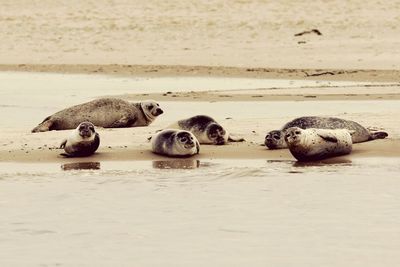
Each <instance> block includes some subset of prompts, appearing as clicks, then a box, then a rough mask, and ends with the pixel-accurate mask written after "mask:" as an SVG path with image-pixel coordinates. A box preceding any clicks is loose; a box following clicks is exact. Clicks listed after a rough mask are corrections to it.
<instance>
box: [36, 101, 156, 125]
mask: <svg viewBox="0 0 400 267" xmlns="http://www.w3.org/2000/svg"><path fill="white" fill-rule="evenodd" d="M143 106H145V108H146V109H147V110H146V111H145V110H143ZM162 113H163V111H162V110H161V109H160V108H159V106H158V104H157V103H155V102H153V101H143V102H139V103H130V102H128V101H125V100H122V99H118V98H100V99H96V100H93V101H90V102H87V103H83V104H80V105H76V106H72V107H69V108H66V109H63V110H61V111H59V112H57V113H55V114H53V115H51V116H49V117H47V118H46V119H44V121H43V122H42V123H40V124H39V125H38V126H36V127H35V128H34V129H33V130H32V132H45V131H51V130H66V129H75V128H76V127H77V126H78V125H79V124H80V123H81V122H82V121H90V122H92V123H93V124H94V125H96V126H99V127H104V128H121V127H136V126H147V125H149V124H150V123H152V122H153V120H154V119H155V118H156V117H157V116H158V115H160V114H162Z"/></svg>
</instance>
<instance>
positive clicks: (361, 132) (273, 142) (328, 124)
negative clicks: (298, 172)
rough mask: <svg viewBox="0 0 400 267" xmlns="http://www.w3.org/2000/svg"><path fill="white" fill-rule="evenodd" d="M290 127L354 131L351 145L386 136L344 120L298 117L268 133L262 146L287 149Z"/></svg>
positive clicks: (384, 133)
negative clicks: (286, 132) (286, 139)
mask: <svg viewBox="0 0 400 267" xmlns="http://www.w3.org/2000/svg"><path fill="white" fill-rule="evenodd" d="M290 127H299V128H302V129H307V128H318V129H348V130H351V131H354V133H353V134H352V140H353V143H361V142H366V141H371V140H375V139H383V138H386V137H387V136H388V134H387V133H386V132H383V131H379V132H370V131H369V130H367V129H366V128H365V127H363V126H362V125H360V124H359V123H357V122H355V121H349V120H344V119H340V118H334V117H318V116H310V117H300V118H296V119H294V120H292V121H290V122H288V123H286V124H285V125H284V126H283V127H282V129H281V130H274V131H270V132H269V133H268V134H267V135H266V136H265V142H264V144H265V145H266V146H267V147H268V148H269V149H280V148H287V145H286V142H285V138H284V136H285V131H286V130H287V129H288V128H290Z"/></svg>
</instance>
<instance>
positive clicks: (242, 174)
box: [0, 0, 400, 267]
mask: <svg viewBox="0 0 400 267" xmlns="http://www.w3.org/2000/svg"><path fill="white" fill-rule="evenodd" d="M399 8H400V2H399V1H392V2H390V3H388V2H383V1H381V0H368V1H351V2H350V3H342V2H340V1H330V2H329V3H325V2H321V1H314V2H301V1H279V2H268V1H261V0H255V1H246V0H235V1H229V2H227V1H222V0H215V1H206V2H196V1H185V2H182V1H175V0H174V1H167V2H162V1H127V0H116V1H91V0H85V1H69V2H63V1H50V0H45V1H31V2H26V1H20V0H17V1H2V8H1V9H0V22H1V23H0V37H1V40H2V42H1V43H0V112H1V113H2V114H3V115H2V119H1V120H0V127H1V128H2V131H1V132H0V194H1V195H2V196H3V197H2V199H1V200H0V212H1V213H2V219H1V220H0V229H1V231H0V265H1V266H205V265H207V266H266V265H268V266H278V267H279V266H282V267H283V266H307V267H309V266H332V267H333V266H335V267H336V266H363V267H366V266H371V267H372V266H374V267H375V266H397V265H398V264H399V263H400V257H399V255H398V248H399V246H400V239H399V238H398V237H399V232H400V228H399V225H398V221H399V219H400V218H399V215H398V212H397V211H398V209H399V208H400V207H399V203H400V199H399V195H400V194H399V191H398V188H399V182H398V179H397V178H398V177H399V172H400V167H399V166H400V130H399V128H398V127H399V119H398V118H399V117H400V78H399V77H400V41H399V40H400V39H399V27H400V26H399V25H400V12H399V10H400V9H399ZM100 97H118V98H123V99H126V100H129V101H134V102H135V101H141V100H145V99H154V100H156V101H158V102H159V103H160V106H161V107H162V108H163V110H164V111H165V113H164V114H163V115H161V116H160V117H159V118H157V119H156V120H155V121H154V122H153V123H152V124H151V125H150V126H148V127H137V128H120V129H105V128H100V127H99V128H98V129H97V131H98V132H99V134H100V137H101V146H100V148H99V150H98V151H97V152H96V153H95V154H94V155H93V156H91V157H88V158H64V157H62V156H60V153H61V152H63V151H62V150H61V149H59V145H60V143H61V141H62V140H63V139H64V138H65V137H66V136H67V135H68V133H69V132H70V131H69V130H66V131H50V132H44V133H31V130H32V128H33V127H35V126H36V125H37V124H38V123H40V122H41V121H42V120H43V119H44V118H45V117H47V116H48V115H51V114H53V113H54V112H57V111H59V110H61V109H63V108H66V107H69V106H72V105H76V104H80V103H83V102H86V101H90V100H93V99H96V98H100ZM197 114H207V115H212V116H213V117H214V118H215V119H216V120H217V121H218V122H220V123H221V124H222V125H223V126H224V127H225V128H226V129H228V130H229V131H230V132H231V133H233V134H234V135H236V136H240V137H243V138H244V139H245V140H246V141H245V142H242V143H229V144H227V145H224V146H212V145H203V146H201V151H200V154H199V155H196V156H194V157H191V158H188V159H173V158H168V157H163V156H160V155H156V154H154V153H152V152H151V151H150V143H149V141H148V140H147V139H148V137H150V136H151V135H152V134H154V133H155V132H156V131H158V130H160V129H163V128H165V127H167V126H168V125H170V124H171V123H173V122H175V121H176V120H178V119H182V118H186V117H189V116H192V115H197ZM306 115H317V116H334V117H340V118H344V119H349V120H354V121H357V122H359V123H360V124H362V125H363V126H365V127H367V128H368V129H371V130H384V131H386V132H387V133H388V134H389V136H388V137H387V138H386V139H382V140H375V141H371V142H365V143H359V144H354V145H353V151H352V153H351V154H350V155H346V156H341V157H335V158H331V159H327V160H323V161H318V162H311V163H307V164H303V163H299V162H296V160H295V159H294V158H293V157H292V155H291V154H290V152H289V151H288V150H286V149H283V150H268V149H266V147H265V146H263V145H262V144H263V142H264V137H265V135H266V133H267V132H268V131H270V130H274V129H279V128H280V127H282V126H283V125H284V124H285V123H286V122H288V121H290V120H292V119H293V118H296V117H299V116H306Z"/></svg>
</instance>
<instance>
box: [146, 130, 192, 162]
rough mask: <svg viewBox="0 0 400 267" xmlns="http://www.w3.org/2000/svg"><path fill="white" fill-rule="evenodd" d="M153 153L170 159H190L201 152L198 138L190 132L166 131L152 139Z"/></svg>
mask: <svg viewBox="0 0 400 267" xmlns="http://www.w3.org/2000/svg"><path fill="white" fill-rule="evenodd" d="M151 147H152V151H153V152H154V153H156V154H160V155H165V156H170V157H188V156H192V155H195V154H198V153H199V152H200V144H199V141H198V140H197V138H196V137H195V136H194V135H193V134H192V133H191V132H189V131H183V130H176V129H166V130H162V131H161V132H158V133H156V134H155V135H154V136H153V137H152V138H151Z"/></svg>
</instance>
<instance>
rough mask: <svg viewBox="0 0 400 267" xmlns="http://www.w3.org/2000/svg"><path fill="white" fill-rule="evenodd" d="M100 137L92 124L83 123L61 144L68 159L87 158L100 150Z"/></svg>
mask: <svg viewBox="0 0 400 267" xmlns="http://www.w3.org/2000/svg"><path fill="white" fill-rule="evenodd" d="M99 145H100V136H99V134H98V133H97V132H96V131H95V129H94V125H93V123H91V122H82V123H80V124H79V125H78V127H77V128H76V129H75V130H74V131H72V132H71V134H70V135H69V136H68V137H67V138H66V139H65V140H64V141H63V142H62V143H61V146H60V148H64V151H65V153H63V154H61V155H63V156H66V157H86V156H90V155H92V154H93V153H94V152H96V150H97V149H98V148H99Z"/></svg>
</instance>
